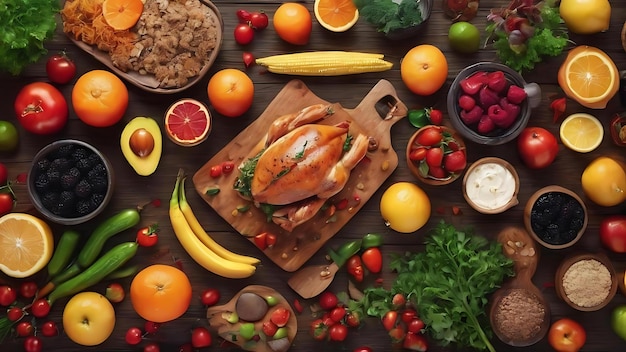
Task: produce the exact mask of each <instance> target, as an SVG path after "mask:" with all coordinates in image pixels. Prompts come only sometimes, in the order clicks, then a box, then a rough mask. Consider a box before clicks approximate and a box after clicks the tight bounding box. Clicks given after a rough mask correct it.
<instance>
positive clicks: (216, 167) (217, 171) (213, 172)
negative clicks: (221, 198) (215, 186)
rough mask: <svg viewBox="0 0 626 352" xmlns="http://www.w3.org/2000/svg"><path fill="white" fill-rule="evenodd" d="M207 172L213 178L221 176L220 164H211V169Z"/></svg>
mask: <svg viewBox="0 0 626 352" xmlns="http://www.w3.org/2000/svg"><path fill="white" fill-rule="evenodd" d="M209 174H210V175H211V177H213V178H217V177H220V176H222V165H213V166H211V169H210V170H209Z"/></svg>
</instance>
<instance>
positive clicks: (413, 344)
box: [402, 332, 428, 352]
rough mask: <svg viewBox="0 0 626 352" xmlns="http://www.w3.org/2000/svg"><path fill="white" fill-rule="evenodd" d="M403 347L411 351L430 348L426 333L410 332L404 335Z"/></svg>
mask: <svg viewBox="0 0 626 352" xmlns="http://www.w3.org/2000/svg"><path fill="white" fill-rule="evenodd" d="M402 347H403V348H405V349H407V350H411V351H420V352H425V351H427V350H428V342H427V341H426V337H424V335H422V334H415V333H412V332H409V333H407V334H406V336H405V337H404V341H403V342H402Z"/></svg>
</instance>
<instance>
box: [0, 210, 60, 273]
mask: <svg viewBox="0 0 626 352" xmlns="http://www.w3.org/2000/svg"><path fill="white" fill-rule="evenodd" d="M53 250H54V238H53V237H52V230H51V229H50V227H49V226H48V224H46V223H45V222H44V221H43V220H41V219H39V218H37V217H34V216H32V215H30V214H24V213H9V214H6V215H4V216H3V217H1V218H0V270H2V272H4V273H5V274H7V275H9V276H11V277H16V278H23V277H28V276H31V275H33V274H35V273H37V272H38V271H39V270H41V269H43V268H44V267H45V266H46V265H47V264H48V261H50V258H51V257H52V252H53Z"/></svg>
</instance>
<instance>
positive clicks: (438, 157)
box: [426, 148, 443, 168]
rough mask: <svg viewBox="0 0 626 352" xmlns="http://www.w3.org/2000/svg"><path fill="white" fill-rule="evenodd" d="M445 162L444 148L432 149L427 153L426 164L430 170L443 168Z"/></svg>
mask: <svg viewBox="0 0 626 352" xmlns="http://www.w3.org/2000/svg"><path fill="white" fill-rule="evenodd" d="M442 162H443V149H442V148H430V149H428V151H427V152H426V164H428V167H430V168H436V167H441V163H442Z"/></svg>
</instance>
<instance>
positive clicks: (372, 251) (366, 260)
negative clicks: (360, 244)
mask: <svg viewBox="0 0 626 352" xmlns="http://www.w3.org/2000/svg"><path fill="white" fill-rule="evenodd" d="M361 260H362V261H363V265H365V267H366V268H367V270H369V271H370V272H371V273H374V274H378V273H379V272H380V271H381V270H382V269H383V254H382V253H381V252H380V249H379V248H378V247H371V248H368V249H366V250H365V252H363V254H361Z"/></svg>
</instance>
